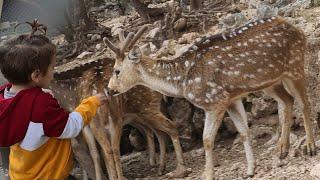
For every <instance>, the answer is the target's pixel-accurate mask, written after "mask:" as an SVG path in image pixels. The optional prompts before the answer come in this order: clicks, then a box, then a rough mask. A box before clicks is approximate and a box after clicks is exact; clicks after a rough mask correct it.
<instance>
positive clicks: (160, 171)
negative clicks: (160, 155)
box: [158, 166, 165, 176]
mask: <svg viewBox="0 0 320 180" xmlns="http://www.w3.org/2000/svg"><path fill="white" fill-rule="evenodd" d="M164 169H165V167H164V166H160V167H159V170H158V176H162V175H163V173H164Z"/></svg>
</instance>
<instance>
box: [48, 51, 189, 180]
mask: <svg viewBox="0 0 320 180" xmlns="http://www.w3.org/2000/svg"><path fill="white" fill-rule="evenodd" d="M110 57H111V55H108V54H106V55H104V56H102V57H98V58H95V59H90V60H87V62H79V61H74V62H71V63H67V64H65V65H62V66H60V67H57V69H56V71H57V72H56V74H55V82H53V84H52V86H51V88H52V90H53V91H54V92H55V93H56V97H57V99H59V100H60V101H62V102H64V104H66V105H67V106H69V107H70V106H71V105H74V104H76V103H75V102H77V101H79V100H80V99H81V98H84V97H87V96H90V95H91V94H92V93H93V91H104V88H105V86H106V85H107V82H108V80H109V78H110V77H111V73H112V67H113V64H114V63H113V62H114V61H113V60H112V59H110ZM161 100H162V95H161V94H160V93H158V92H155V91H152V90H150V89H149V88H146V87H143V86H138V87H136V88H133V89H132V90H131V91H129V92H127V93H125V94H123V96H121V97H120V96H119V97H115V98H112V99H111V100H110V101H111V102H110V103H109V104H108V105H105V106H103V107H101V108H100V109H99V111H98V113H97V116H96V118H94V120H93V122H92V123H90V128H91V129H92V133H93V135H94V137H95V138H96V139H97V141H98V142H99V145H100V146H101V148H102V149H103V153H104V155H105V162H106V166H107V167H108V172H109V179H124V177H123V174H122V168H121V164H120V149H119V147H120V138H121V132H122V127H123V126H124V125H125V124H130V125H132V126H134V127H136V128H137V129H139V130H140V131H144V132H145V134H146V138H147V144H148V151H149V156H150V158H149V161H150V165H155V144H154V136H153V135H154V134H155V135H156V137H157V139H158V142H159V145H160V158H159V164H160V167H159V171H158V174H159V175H161V174H163V172H164V170H165V165H166V160H165V159H166V142H165V135H166V134H168V135H169V136H170V137H171V139H172V141H173V145H174V148H175V152H176V155H177V164H178V165H177V170H176V171H174V172H171V173H169V174H168V176H172V177H183V176H185V175H186V173H187V171H186V169H185V167H184V162H183V157H182V149H181V145H180V141H179V134H178V129H177V125H176V124H175V123H174V122H172V121H171V120H170V119H168V118H166V117H165V116H164V115H163V114H162V113H161V111H160V105H161ZM109 116H110V117H111V118H108V117H109ZM96 161H97V160H96ZM95 165H96V164H95ZM97 166H98V165H97ZM97 169H99V167H97V168H96V171H98V170H97Z"/></svg>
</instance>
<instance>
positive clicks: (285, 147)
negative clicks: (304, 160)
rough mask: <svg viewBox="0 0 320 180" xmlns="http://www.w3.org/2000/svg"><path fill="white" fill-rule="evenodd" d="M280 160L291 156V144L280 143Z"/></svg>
mask: <svg viewBox="0 0 320 180" xmlns="http://www.w3.org/2000/svg"><path fill="white" fill-rule="evenodd" d="M278 151H279V158H280V159H284V158H286V157H287V156H288V154H289V143H282V142H281V141H280V143H279V144H278Z"/></svg>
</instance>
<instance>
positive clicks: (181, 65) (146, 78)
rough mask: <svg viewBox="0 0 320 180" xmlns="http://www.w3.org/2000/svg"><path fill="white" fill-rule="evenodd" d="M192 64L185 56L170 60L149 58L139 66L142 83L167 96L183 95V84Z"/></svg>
mask: <svg viewBox="0 0 320 180" xmlns="http://www.w3.org/2000/svg"><path fill="white" fill-rule="evenodd" d="M188 57H189V56H188ZM193 65H194V64H191V63H190V61H188V58H187V57H185V56H181V57H177V58H173V59H170V60H160V59H158V60H149V61H147V62H144V63H142V65H141V66H140V72H141V74H142V85H144V86H147V87H149V88H151V89H154V90H156V91H158V92H160V93H162V94H165V95H168V96H173V97H183V92H184V88H185V86H183V84H185V81H186V78H187V75H188V72H189V70H190V69H191V67H192V66H193Z"/></svg>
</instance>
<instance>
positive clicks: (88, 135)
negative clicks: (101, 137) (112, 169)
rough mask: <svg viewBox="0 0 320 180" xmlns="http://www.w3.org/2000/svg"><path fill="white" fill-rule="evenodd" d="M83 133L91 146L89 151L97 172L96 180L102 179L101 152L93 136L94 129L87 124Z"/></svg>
mask: <svg viewBox="0 0 320 180" xmlns="http://www.w3.org/2000/svg"><path fill="white" fill-rule="evenodd" d="M82 134H83V136H84V138H85V139H86V142H87V144H88V147H89V152H90V155H91V157H92V160H93V164H94V169H95V174H96V180H101V179H102V169H101V166H100V156H99V152H98V149H97V146H96V141H95V139H94V136H93V134H92V131H91V129H90V128H89V126H86V127H85V128H84V129H83V131H82Z"/></svg>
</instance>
